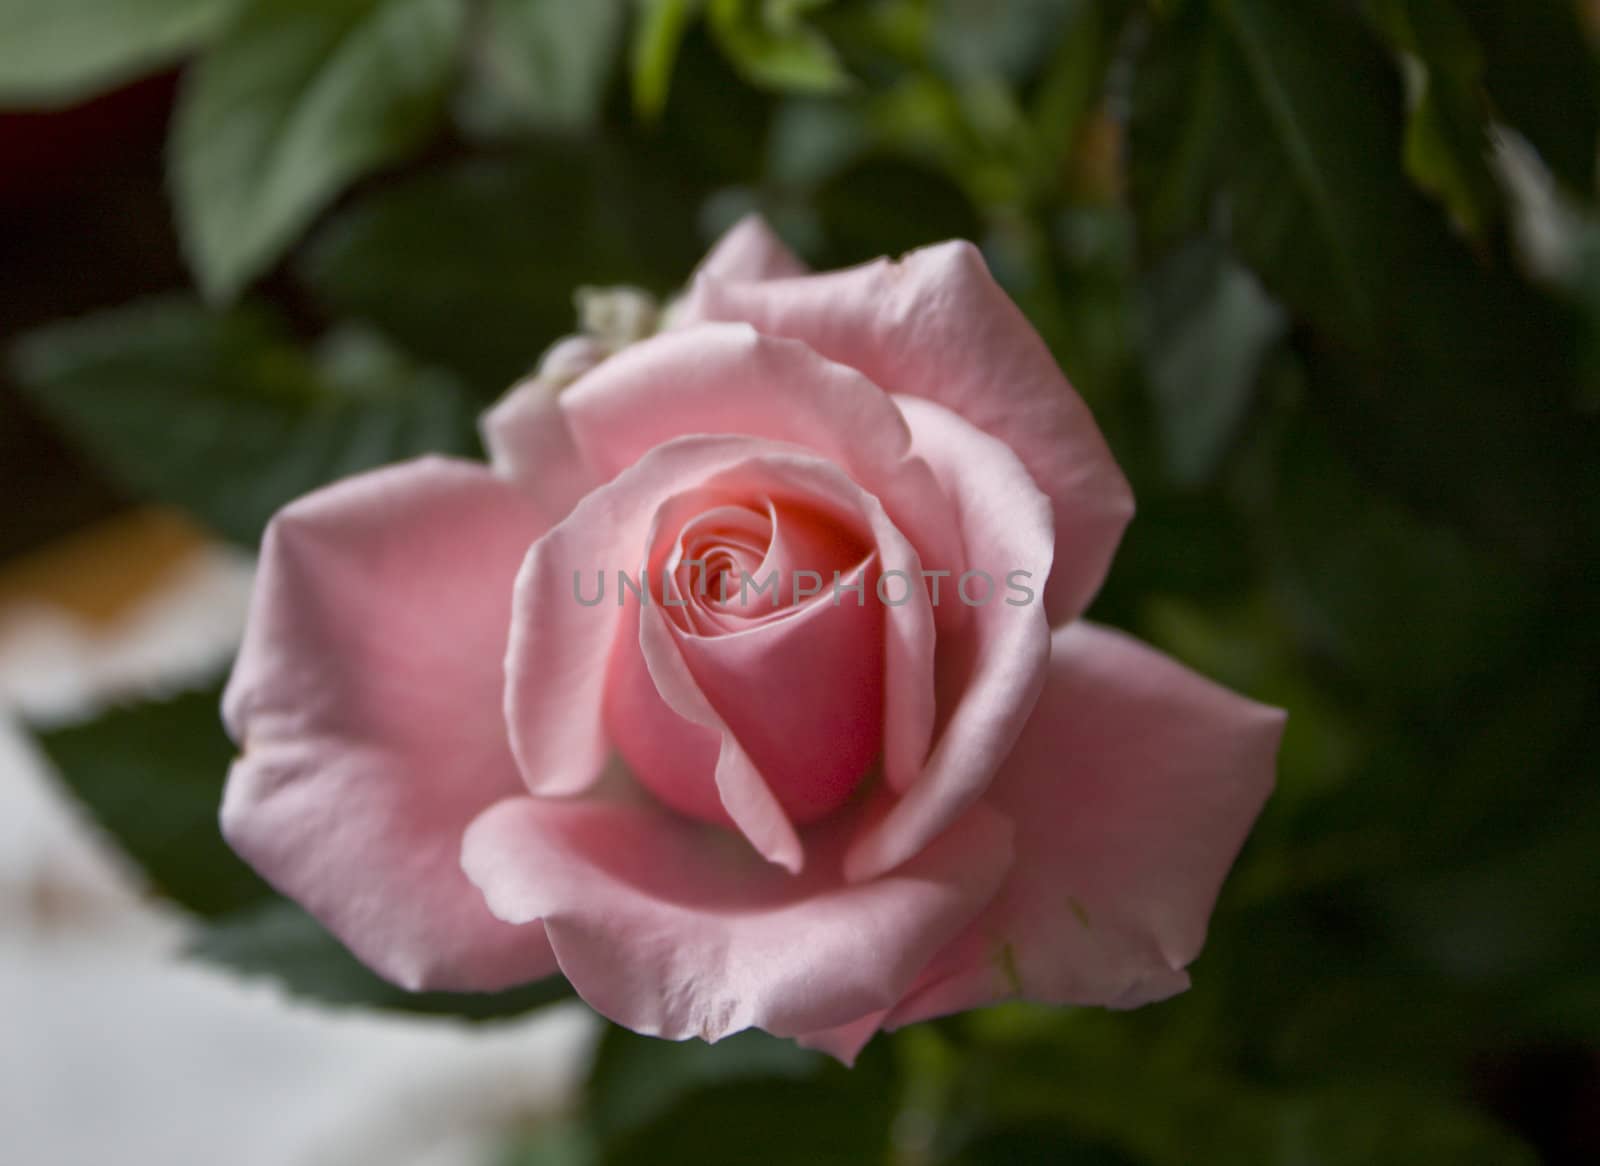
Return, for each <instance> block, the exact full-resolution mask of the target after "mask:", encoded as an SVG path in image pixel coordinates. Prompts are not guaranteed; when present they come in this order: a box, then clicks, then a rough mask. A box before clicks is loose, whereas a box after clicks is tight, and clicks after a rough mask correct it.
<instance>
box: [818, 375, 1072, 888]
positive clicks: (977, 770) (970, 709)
mask: <svg viewBox="0 0 1600 1166" xmlns="http://www.w3.org/2000/svg"><path fill="white" fill-rule="evenodd" d="M900 406H901V408H902V409H904V411H905V416H906V419H907V420H908V421H909V422H910V424H911V429H912V433H913V435H914V445H913V448H914V449H915V450H916V451H917V453H918V454H919V455H920V456H921V457H923V458H924V459H925V460H926V461H927V462H928V464H929V465H931V466H932V467H933V469H934V472H935V474H936V475H937V476H938V478H939V480H940V482H941V483H942V485H943V486H944V488H945V490H946V491H947V492H948V493H949V494H950V496H951V497H952V499H953V500H954V502H955V504H956V514H957V519H958V526H957V529H958V530H959V532H960V534H961V538H962V542H963V544H964V554H963V557H962V560H961V561H962V563H963V564H964V565H965V566H966V567H967V568H968V569H969V570H972V571H974V572H982V574H977V575H974V576H972V577H971V578H970V580H968V581H966V582H964V581H963V578H962V577H961V576H959V575H958V576H957V577H956V578H952V579H945V580H943V581H942V583H941V586H940V592H939V600H940V602H941V604H943V605H944V606H945V608H946V609H947V610H953V611H960V612H963V613H965V614H966V616H967V619H966V620H965V621H964V622H963V623H962V624H960V625H959V626H953V625H952V624H951V621H948V620H947V621H945V623H946V633H945V634H944V635H942V636H941V637H940V641H939V669H938V688H939V692H940V697H941V707H940V709H939V714H940V722H941V724H940V729H939V732H938V737H937V739H936V741H935V744H934V747H933V751H932V753H931V754H930V755H929V757H928V761H927V764H926V765H925V766H924V768H923V770H922V772H921V773H920V774H919V775H918V776H917V778H916V780H915V781H914V782H912V783H911V784H910V785H909V787H902V786H899V785H897V788H901V789H903V790H904V794H903V796H902V798H901V799H900V801H899V802H898V803H897V804H896V805H895V807H894V809H893V810H891V811H890V812H889V814H888V815H887V816H886V817H885V818H884V819H883V821H882V822H880V823H878V824H877V825H875V826H874V827H873V828H871V829H870V830H867V831H866V832H864V833H863V834H862V835H861V837H859V838H857V839H856V840H855V842H854V844H853V845H852V846H851V848H850V854H849V857H848V859H847V860H846V869H847V870H848V871H849V872H850V876H851V877H852V878H858V879H859V878H872V877H874V876H876V875H878V874H880V873H882V872H883V871H885V870H889V869H890V868H892V867H894V866H895V865H897V864H898V863H901V862H904V861H905V860H906V859H908V858H910V857H911V856H912V855H913V854H915V853H916V852H917V851H918V850H919V849H920V848H921V847H922V846H923V845H925V844H926V843H927V842H928V840H929V839H931V838H933V837H934V836H935V835H937V834H938V833H939V832H940V831H942V830H944V829H945V828H946V827H947V826H949V824H950V823H951V822H953V821H955V820H956V818H958V817H959V816H960V815H961V813H962V812H963V811H964V810H966V808H967V807H968V806H970V805H972V804H973V802H975V801H976V800H977V799H978V798H979V797H981V796H982V795H983V792H984V790H985V789H986V788H987V787H988V785H989V782H990V779H991V778H992V777H993V776H994V773H995V771H996V770H997V769H998V768H999V766H1000V764H1001V763H1002V762H1003V761H1004V760H1005V758H1006V756H1007V755H1008V754H1009V753H1010V752H1011V748H1012V746H1013V745H1015V744H1016V741H1017V735H1018V734H1019V733H1021V732H1022V727H1023V725H1024V724H1026V723H1027V721H1028V718H1029V716H1030V714H1031V713H1032V712H1033V707H1034V701H1035V700H1037V698H1038V695H1039V689H1040V688H1041V687H1042V686H1043V684H1044V681H1045V674H1046V667H1047V662H1048V660H1049V657H1050V626H1049V624H1048V623H1047V622H1046V619H1045V613H1044V608H1043V605H1042V604H1041V603H1040V602H1039V601H1038V599H1037V597H1035V598H1033V599H1032V600H1031V601H1025V600H1024V599H1023V598H1022V594H1021V593H1020V592H1013V591H1010V590H1008V589H1007V579H1008V577H1009V576H1011V574H1012V573H1013V572H1019V571H1020V572H1025V573H1026V577H1027V579H1031V580H1033V585H1034V586H1035V587H1038V586H1040V585H1041V584H1042V582H1043V580H1044V579H1045V578H1046V577H1047V576H1048V575H1049V573H1050V562H1051V554H1052V541H1053V540H1052V538H1051V531H1050V506H1049V502H1048V500H1047V499H1046V498H1045V497H1044V495H1042V494H1041V493H1040V492H1039V490H1038V488H1037V487H1036V486H1035V485H1034V484H1033V480H1032V479H1031V478H1030V477H1029V476H1028V473H1027V471H1026V470H1025V469H1023V467H1022V465H1021V463H1020V462H1018V460H1017V458H1016V455H1015V454H1013V453H1012V452H1011V451H1010V450H1009V449H1007V448H1006V447H1005V445H1003V444H1002V443H1001V442H999V441H998V440H996V439H995V438H993V437H990V436H989V435H988V434H986V433H983V432H982V431H980V430H978V429H975V428H974V427H973V426H971V425H970V424H968V423H967V422H966V421H963V420H962V419H961V418H960V417H958V416H957V415H956V414H954V413H952V412H951V411H950V410H948V409H945V408H943V407H941V406H939V405H935V404H933V403H932V402H930V401H925V400H922V399H919V398H914V397H907V398H900ZM985 576H986V577H987V582H985ZM986 588H987V590H986ZM967 602H970V603H971V604H972V606H966V605H965V604H966V603H967ZM892 776H893V775H891V778H892Z"/></svg>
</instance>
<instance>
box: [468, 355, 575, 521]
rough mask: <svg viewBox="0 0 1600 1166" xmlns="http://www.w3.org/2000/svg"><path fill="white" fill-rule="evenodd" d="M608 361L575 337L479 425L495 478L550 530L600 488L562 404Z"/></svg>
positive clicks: (505, 397)
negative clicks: (526, 501)
mask: <svg viewBox="0 0 1600 1166" xmlns="http://www.w3.org/2000/svg"><path fill="white" fill-rule="evenodd" d="M604 359H605V354H604V352H603V351H601V350H600V348H599V345H598V344H597V343H596V342H595V341H593V340H591V339H589V338H588V337H585V336H569V337H567V338H566V339H565V340H563V341H561V342H560V343H559V344H557V345H556V346H555V347H554V348H552V349H551V350H550V351H549V352H547V353H546V354H545V358H544V361H543V362H541V364H540V366H539V371H537V372H536V373H534V374H533V375H532V376H531V377H528V378H526V379H525V380H522V381H520V382H518V383H517V384H516V385H514V386H513V387H512V388H511V389H510V390H509V391H508V392H507V393H506V395H505V396H503V397H501V398H500V400H499V401H497V402H496V403H495V404H494V406H493V407H492V408H491V409H489V410H488V412H486V413H484V415H483V417H482V418H481V419H480V420H479V423H478V427H479V429H480V430H482V432H483V444H484V448H486V449H487V450H488V451H489V461H490V464H491V465H493V466H494V469H495V472H496V473H497V474H500V475H501V476H502V477H504V478H506V479H507V480H508V481H511V482H515V483H516V484H517V485H518V486H519V487H520V488H521V489H522V490H523V492H524V493H526V494H527V495H528V496H529V497H530V498H532V499H533V500H534V502H535V504H536V505H537V507H538V511H539V513H540V515H541V516H542V517H543V518H544V521H545V523H546V525H553V524H555V523H557V522H560V521H561V520H562V519H563V518H565V517H566V516H567V514H568V513H569V512H570V511H571V510H572V508H573V507H574V506H576V505H577V503H578V499H580V498H582V497H583V496H584V495H585V494H587V493H588V492H589V491H590V490H592V489H594V487H595V486H597V485H599V484H600V479H598V478H596V477H595V475H594V472H593V471H592V470H591V469H590V468H589V467H588V466H587V465H585V464H584V461H583V457H582V455H580V454H579V452H578V447H577V446H576V445H574V444H573V442H572V434H571V432H570V431H569V430H568V429H567V422H566V418H565V416H564V415H563V414H562V412H561V408H560V406H559V405H558V404H557V403H556V399H557V397H558V396H559V394H560V393H561V392H562V391H563V390H564V389H565V388H566V387H567V386H568V385H569V384H571V383H572V381H573V380H576V379H577V378H578V377H579V376H581V375H582V374H583V373H584V372H587V371H589V370H590V369H593V368H594V367H596V366H597V365H598V364H599V363H600V362H601V361H602V360H604ZM548 365H555V366H557V367H556V368H555V369H547V366H548ZM552 374H553V375H552Z"/></svg>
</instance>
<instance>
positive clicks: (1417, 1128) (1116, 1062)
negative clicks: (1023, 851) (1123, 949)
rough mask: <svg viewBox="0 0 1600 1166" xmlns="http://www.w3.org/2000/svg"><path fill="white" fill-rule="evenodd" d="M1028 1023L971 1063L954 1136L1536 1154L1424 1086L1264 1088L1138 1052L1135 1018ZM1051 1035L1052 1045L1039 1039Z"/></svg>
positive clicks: (1342, 1163) (1387, 1155)
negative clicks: (1025, 1133) (963, 1130)
mask: <svg viewBox="0 0 1600 1166" xmlns="http://www.w3.org/2000/svg"><path fill="white" fill-rule="evenodd" d="M1028 1016H1030V1017H1031V1018H1032V1023H1030V1024H1029V1025H1028V1028H1027V1029H1026V1030H1025V1031H1024V1033H1023V1034H1022V1037H1023V1039H1022V1043H1021V1044H1013V1043H1011V1042H1010V1041H1009V1040H1007V1041H1004V1042H1003V1043H1002V1044H1001V1045H1000V1046H999V1047H996V1048H992V1049H988V1050H974V1051H973V1052H971V1053H969V1055H968V1056H967V1057H966V1058H965V1060H964V1065H963V1068H964V1080H963V1082H962V1087H961V1088H960V1089H959V1091H958V1093H957V1096H956V1099H955V1101H954V1104H953V1105H952V1106H951V1107H950V1115H949V1118H948V1119H947V1120H951V1121H952V1124H953V1125H954V1128H955V1129H956V1130H959V1129H960V1123H961V1121H962V1119H963V1118H965V1119H966V1120H969V1121H970V1120H972V1119H973V1118H974V1117H977V1118H979V1119H980V1120H982V1121H983V1122H985V1123H994V1124H996V1125H999V1126H1000V1127H1001V1128H1005V1127H1006V1126H1015V1125H1018V1124H1036V1123H1047V1122H1048V1123H1058V1124H1059V1125H1060V1126H1064V1127H1066V1128H1068V1129H1070V1130H1071V1131H1072V1132H1073V1133H1074V1134H1075V1135H1076V1136H1077V1137H1078V1138H1080V1139H1087V1140H1091V1141H1092V1142H1094V1143H1096V1144H1098V1145H1099V1146H1102V1147H1105V1149H1106V1150H1110V1149H1115V1150H1119V1151H1121V1152H1122V1153H1123V1154H1124V1155H1127V1156H1130V1157H1132V1158H1133V1159H1134V1160H1135V1161H1136V1162H1141V1163H1148V1164H1150V1166H1192V1164H1193V1163H1195V1162H1240V1163H1252V1164H1253V1163H1267V1164H1272V1163H1283V1164H1285V1166H1291V1164H1292V1166H1367V1164H1369V1163H1375V1162H1383V1163H1389V1162H1395V1163H1400V1162H1450V1163H1460V1164H1461V1166H1533V1164H1534V1163H1535V1162H1536V1160H1537V1159H1536V1158H1535V1156H1534V1154H1533V1152H1532V1151H1531V1150H1530V1149H1529V1148H1528V1147H1527V1146H1526V1145H1525V1144H1524V1143H1522V1142H1521V1141H1519V1140H1518V1139H1517V1138H1515V1137H1513V1136H1512V1135H1510V1134H1508V1133H1506V1132H1505V1131H1503V1130H1502V1129H1501V1128H1500V1127H1498V1126H1497V1125H1496V1124H1495V1123H1493V1122H1492V1121H1490V1120H1488V1119H1487V1118H1485V1117H1483V1116H1481V1115H1479V1114H1478V1113H1476V1112H1474V1111H1473V1110H1472V1109H1470V1108H1468V1107H1467V1106H1465V1105H1464V1104H1461V1103H1460V1102H1457V1101H1455V1100H1453V1099H1451V1098H1450V1097H1448V1096H1447V1095H1441V1094H1440V1093H1438V1092H1435V1091H1432V1090H1430V1089H1428V1088H1426V1087H1422V1086H1418V1085H1413V1084H1408V1083H1405V1082H1401V1081H1393V1082H1390V1081H1383V1082H1376V1081H1373V1082H1365V1083H1360V1084H1338V1085H1330V1086H1313V1087H1304V1088H1288V1089H1269V1088H1263V1087H1261V1086H1259V1085H1255V1084H1252V1083H1249V1082H1247V1081H1244V1080H1241V1079H1238V1078H1235V1077H1232V1076H1228V1075H1223V1074H1219V1073H1218V1072H1217V1070H1216V1069H1215V1068H1214V1067H1212V1066H1210V1065H1208V1064H1205V1063H1204V1062H1202V1063H1200V1064H1195V1063H1192V1060H1191V1059H1190V1058H1191V1057H1192V1055H1193V1052H1194V1050H1193V1048H1192V1046H1191V1047H1189V1048H1188V1049H1184V1048H1178V1047H1170V1046H1161V1045H1159V1044H1158V1045H1157V1046H1156V1047H1154V1048H1151V1047H1148V1046H1147V1045H1145V1044H1141V1042H1140V1041H1139V1040H1138V1039H1137V1038H1136V1036H1135V1034H1134V1033H1133V1032H1132V1031H1130V1030H1131V1029H1133V1028H1135V1027H1136V1026H1137V1022H1136V1021H1132V1020H1128V1019H1124V1018H1123V1017H1121V1016H1119V1015H1118V1014H1115V1013H1113V1014H1109V1015H1107V1014H1098V1015H1097V1014H1079V1015H1078V1016H1076V1017H1072V1018H1064V1017H1049V1018H1043V1019H1041V1018H1040V1017H1039V1016H1038V1015H1037V1014H1035V1013H1029V1014H1028ZM1046 1034H1048V1035H1049V1037H1051V1038H1052V1039H1048V1040H1047V1039H1042V1038H1043V1037H1044V1036H1045V1035H1046ZM1182 1035H1183V1034H1180V1033H1174V1034H1173V1036H1174V1037H1178V1038H1181V1036H1182ZM1099 1152H1101V1153H1104V1152H1105V1151H1104V1150H1102V1151H1099ZM1063 1160H1065V1161H1072V1159H1070V1158H1066V1159H1063ZM1093 1160H1094V1159H1093V1158H1091V1159H1090V1161H1093ZM1112 1160H1113V1161H1115V1160H1116V1159H1112Z"/></svg>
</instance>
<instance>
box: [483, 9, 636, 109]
mask: <svg viewBox="0 0 1600 1166" xmlns="http://www.w3.org/2000/svg"><path fill="white" fill-rule="evenodd" d="M626 4H627V0H585V2H584V3H582V4H573V3H571V2H570V0H489V3H488V6H487V7H486V8H485V9H484V11H483V16H482V20H481V22H480V26H479V29H478V33H477V35H476V37H475V38H474V45H473V48H474V62H473V63H474V68H473V71H472V73H471V75H470V85H469V88H468V92H467V94H466V95H465V97H464V98H463V106H464V117H465V119H466V120H467V122H468V124H469V125H472V126H474V127H477V128H480V129H487V128H492V129H494V130H495V131H500V130H502V129H505V128H510V129H529V128H532V129H552V128H553V129H581V128H584V127H586V126H589V125H591V124H593V123H594V121H595V120H596V119H597V118H598V117H599V116H600V109H601V105H602V103H603V102H604V100H605V95H606V86H607V83H608V82H609V81H610V79H611V73H612V68H613V66H614V65H615V64H616V55H617V46H618V42H619V38H620V36H621V34H622V23H623V19H624V17H625V16H626Z"/></svg>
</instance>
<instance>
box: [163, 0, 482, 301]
mask: <svg viewBox="0 0 1600 1166" xmlns="http://www.w3.org/2000/svg"><path fill="white" fill-rule="evenodd" d="M463 32H464V15H463V8H462V5H461V4H460V3H458V2H457V0H256V2H255V3H253V4H252V5H251V7H250V8H249V9H248V10H247V11H246V12H245V13H244V15H243V17H242V18H241V19H240V21H239V22H238V23H237V24H236V25H235V26H234V27H233V28H232V29H231V30H230V31H229V33H228V35H227V36H226V37H225V38H224V39H223V40H222V41H221V42H220V43H219V44H217V45H216V46H215V47H214V48H212V49H211V50H210V51H209V52H208V53H207V54H206V55H205V56H204V57H203V58H202V59H201V61H200V62H199V64H198V66H197V67H196V69H195V70H194V72H193V73H192V74H191V75H190V76H189V78H188V79H187V81H186V83H185V85H184V87H183V91H182V93H181V94H180V97H179V101H178V111H177V115H176V121H175V123H174V130H173V134H174V136H173V141H172V147H171V154H170V166H171V181H172V187H173V195H174V198H175V200H176V203H177V212H178V227H179V233H180V235H181V237H182V240H183V244H184V249H185V251H186V253H187V254H188V257H189V261H190V263H191V265H192V266H193V268H194V271H195V274H196V276H197V278H198V279H199V282H200V286H201V287H202V289H203V290H204V291H205V292H206V294H207V295H208V296H210V297H212V298H213V299H226V298H228V297H230V296H232V295H233V294H234V293H235V292H237V291H238V290H239V289H240V288H241V287H243V286H244V285H245V284H246V283H248V282H249V281H250V280H251V279H252V278H254V277H255V276H257V275H259V274H260V273H261V272H263V271H264V270H266V269H267V268H269V267H270V266H271V265H272V264H273V262H274V261H275V260H276V259H277V257H278V255H279V254H280V253H281V252H282V251H283V249H284V248H286V247H287V246H289V244H291V243H292V242H293V241H294V239H295V237H296V236H297V235H298V234H299V233H300V231H301V230H302V229H303V228H304V227H305V226H306V224H307V223H309V222H310V221H311V219H312V218H313V217H315V216H316V214H317V213H318V212H319V211H321V210H322V209H323V208H324V207H326V206H327V204H328V203H329V202H331V201H332V200H333V199H334V197H335V196H336V195H337V194H338V193H339V192H340V190H342V189H343V188H344V186H345V185H346V184H347V183H349V182H351V181H353V180H354V179H356V178H358V177H360V176H362V175H363V174H365V173H367V172H368V171H370V170H372V169H375V168H376V167H379V166H381V165H384V164H386V163H389V162H392V161H394V160H395V159H397V158H399V157H401V156H403V155H405V154H407V153H408V152H410V151H411V150H413V149H414V148H416V147H417V146H419V145H420V144H422V143H423V142H424V141H426V140H427V138H428V137H429V136H430V135H431V134H432V132H433V130H434V127H435V125H436V124H437V122H438V118H439V114H440V112H441V110H442V108H443V105H444V99H445V96H446V93H447V90H448V87H449V85H450V82H451V79H452V77H453V74H454V71H455V64H456V55H457V49H458V48H459V45H460V42H461V39H462V35H463Z"/></svg>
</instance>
